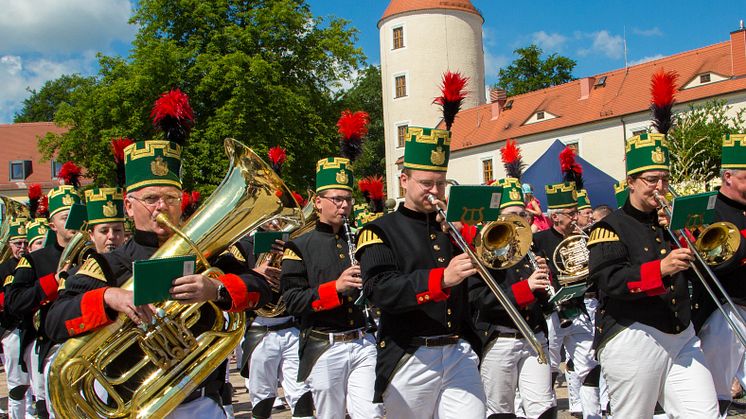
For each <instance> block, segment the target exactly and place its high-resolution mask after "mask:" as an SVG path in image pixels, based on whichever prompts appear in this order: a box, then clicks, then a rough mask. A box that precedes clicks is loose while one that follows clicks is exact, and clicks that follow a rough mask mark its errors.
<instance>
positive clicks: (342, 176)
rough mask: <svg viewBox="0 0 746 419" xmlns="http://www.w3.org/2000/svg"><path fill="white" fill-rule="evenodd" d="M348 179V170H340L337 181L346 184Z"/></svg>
mask: <svg viewBox="0 0 746 419" xmlns="http://www.w3.org/2000/svg"><path fill="white" fill-rule="evenodd" d="M347 180H348V179H347V172H345V171H344V170H340V171H339V172H337V183H339V184H341V185H346V184H347Z"/></svg>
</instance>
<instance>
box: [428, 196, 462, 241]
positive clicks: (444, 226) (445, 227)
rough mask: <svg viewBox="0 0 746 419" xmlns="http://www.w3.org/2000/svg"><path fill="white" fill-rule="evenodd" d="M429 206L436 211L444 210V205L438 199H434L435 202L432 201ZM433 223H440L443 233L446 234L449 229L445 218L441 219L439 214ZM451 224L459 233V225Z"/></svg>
mask: <svg viewBox="0 0 746 419" xmlns="http://www.w3.org/2000/svg"><path fill="white" fill-rule="evenodd" d="M430 204H431V205H433V208H434V209H435V210H437V209H438V208H440V209H442V210H443V211H445V210H446V203H445V202H443V201H441V200H440V199H437V198H435V200H434V201H432V202H431V203H430ZM435 221H437V222H439V223H440V229H441V230H443V232H444V233H448V230H449V229H450V228H449V227H448V222H447V221H446V220H445V218H443V217H442V216H441V215H440V213H438V215H436V216H435ZM453 224H454V226H455V227H456V229H457V231H461V223H453ZM456 224H458V225H456Z"/></svg>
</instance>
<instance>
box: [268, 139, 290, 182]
mask: <svg viewBox="0 0 746 419" xmlns="http://www.w3.org/2000/svg"><path fill="white" fill-rule="evenodd" d="M267 156H268V157H269V162H270V164H271V165H272V169H273V170H274V171H275V173H277V174H278V175H280V174H281V172H282V165H283V164H284V163H285V160H287V158H288V156H287V154H286V153H285V149H284V148H282V147H280V146H279V145H278V146H274V147H272V148H270V149H269V151H268V152H267Z"/></svg>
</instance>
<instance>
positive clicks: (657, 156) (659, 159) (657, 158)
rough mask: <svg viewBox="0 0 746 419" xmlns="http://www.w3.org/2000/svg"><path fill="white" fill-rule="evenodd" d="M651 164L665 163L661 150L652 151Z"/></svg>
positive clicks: (664, 156)
mask: <svg viewBox="0 0 746 419" xmlns="http://www.w3.org/2000/svg"><path fill="white" fill-rule="evenodd" d="M651 158H652V159H653V163H656V164H662V163H664V162H665V161H666V155H665V154H664V153H663V150H662V149H661V148H660V146H659V147H656V148H655V150H653V151H652V156H651Z"/></svg>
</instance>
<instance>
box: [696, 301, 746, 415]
mask: <svg viewBox="0 0 746 419" xmlns="http://www.w3.org/2000/svg"><path fill="white" fill-rule="evenodd" d="M723 308H724V309H725V311H726V312H727V313H728V315H729V317H730V318H731V319H732V320H733V321H734V323H735V324H738V320H736V318H735V316H734V314H733V310H732V309H731V308H730V306H729V305H724V306H723ZM738 311H739V312H740V313H741V316H744V317H746V309H745V308H744V307H740V306H739V307H738ZM742 333H744V334H746V330H745V331H742ZM699 338H700V340H701V341H702V352H703V353H704V355H705V362H706V365H707V366H708V367H709V369H710V373H711V374H712V380H713V382H714V383H715V392H716V394H717V397H718V400H730V399H731V394H730V386H731V383H732V381H733V377H735V376H736V373H737V372H738V369H739V367H741V365H743V356H744V347H743V345H741V342H740V341H739V340H738V339H737V338H736V335H735V333H733V331H732V330H731V328H730V326H729V325H728V322H727V321H726V320H725V316H723V313H721V312H720V310H715V311H714V312H713V313H712V314H710V317H709V318H708V319H707V321H706V322H705V324H704V325H703V326H702V330H700V332H699Z"/></svg>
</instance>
